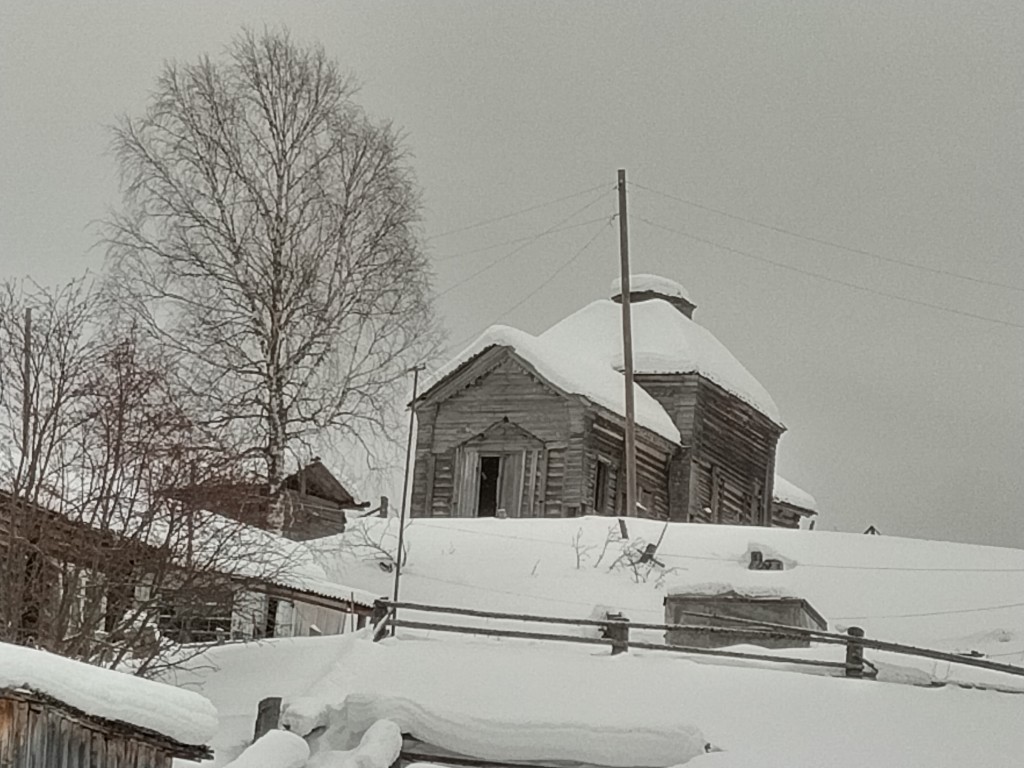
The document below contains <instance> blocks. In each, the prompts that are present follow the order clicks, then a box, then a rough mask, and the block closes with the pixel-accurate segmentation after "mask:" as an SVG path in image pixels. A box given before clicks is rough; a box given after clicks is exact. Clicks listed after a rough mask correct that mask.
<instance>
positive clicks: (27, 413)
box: [20, 307, 35, 490]
mask: <svg viewBox="0 0 1024 768" xmlns="http://www.w3.org/2000/svg"><path fill="white" fill-rule="evenodd" d="M22 353H23V355H24V359H23V360H22V371H21V376H22V379H21V465H22V466H23V467H24V468H25V469H26V475H25V476H22V477H21V478H20V479H21V482H23V483H24V484H25V487H26V488H29V489H31V488H32V487H33V486H34V484H35V455H34V453H33V451H32V447H31V443H32V308H31V307H28V308H26V309H25V345H24V349H23V350H22ZM22 490H24V489H22Z"/></svg>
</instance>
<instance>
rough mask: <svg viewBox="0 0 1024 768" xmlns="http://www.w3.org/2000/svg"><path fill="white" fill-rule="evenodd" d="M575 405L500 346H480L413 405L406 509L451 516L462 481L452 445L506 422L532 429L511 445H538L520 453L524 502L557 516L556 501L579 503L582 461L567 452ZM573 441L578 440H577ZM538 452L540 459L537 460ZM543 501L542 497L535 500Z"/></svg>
mask: <svg viewBox="0 0 1024 768" xmlns="http://www.w3.org/2000/svg"><path fill="white" fill-rule="evenodd" d="M583 408H584V406H583V404H582V403H581V402H579V401H576V400H573V399H571V398H566V397H565V396H563V395H561V394H559V393H557V392H555V391H554V390H552V389H551V388H550V387H548V386H547V385H545V384H543V383H542V382H541V381H540V380H539V379H538V377H537V376H536V375H534V373H533V372H532V371H530V370H529V369H528V367H527V366H525V365H523V364H521V363H520V362H519V361H518V359H516V358H515V357H514V356H512V355H511V354H510V353H509V352H508V351H507V350H501V349H495V350H492V351H491V352H489V353H485V354H484V355H482V356H481V357H480V358H478V360H477V361H475V363H474V364H472V365H470V366H468V367H467V369H465V370H464V371H462V372H461V373H460V374H459V375H458V376H455V377H452V379H450V380H449V381H447V382H445V383H444V384H443V385H442V386H441V387H438V388H437V392H436V393H431V396H430V397H429V398H427V399H425V400H423V401H421V403H420V405H419V407H418V409H417V417H418V422H417V440H416V466H415V471H414V473H413V488H412V497H411V504H410V510H411V514H412V515H413V516H424V515H435V516H448V515H454V514H455V513H456V511H457V508H458V506H459V504H458V502H459V497H460V495H465V493H466V490H465V489H463V488H460V485H462V484H463V481H464V479H465V478H464V477H463V471H464V465H465V461H463V460H462V459H463V456H462V455H461V454H460V448H461V447H462V446H464V445H466V444H467V443H469V441H471V440H472V439H473V438H475V437H477V436H478V435H481V434H482V433H484V432H485V431H486V430H487V429H488V428H490V427H492V426H493V425H495V424H497V423H500V422H502V420H503V419H506V418H507V419H508V421H509V423H510V424H512V425H515V426H516V427H518V428H520V429H522V430H525V431H526V432H528V433H529V434H531V435H533V436H535V437H536V438H537V439H538V440H539V441H540V444H539V445H537V446H529V447H527V446H513V447H515V449H516V450H527V448H529V450H533V449H535V448H536V449H537V450H538V451H539V454H538V457H537V459H536V460H535V461H534V460H532V457H530V456H527V457H524V462H525V466H524V469H525V470H529V469H531V468H532V470H533V471H532V474H531V473H530V472H529V471H524V482H523V498H524V499H525V500H526V501H527V502H528V501H529V492H530V487H531V485H532V487H533V492H534V503H533V504H532V505H530V504H528V503H527V504H524V505H523V508H524V509H525V508H527V507H529V508H532V510H533V513H534V514H536V515H541V514H547V515H560V514H563V512H564V510H563V507H565V506H567V505H571V504H573V503H575V504H577V505H578V504H579V502H580V494H581V487H582V480H581V477H582V460H581V458H579V457H578V456H573V457H570V456H569V455H568V454H570V453H571V450H570V448H575V449H577V450H579V446H577V445H576V444H575V443H574V442H573V440H572V438H571V435H572V433H573V432H574V427H575V426H576V425H580V426H579V428H577V429H576V430H575V431H576V433H577V434H579V435H580V436H582V413H583ZM577 442H578V441H577ZM545 455H546V461H545ZM541 500H543V504H542V503H541Z"/></svg>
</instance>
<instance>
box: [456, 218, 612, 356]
mask: <svg viewBox="0 0 1024 768" xmlns="http://www.w3.org/2000/svg"><path fill="white" fill-rule="evenodd" d="M614 218H615V217H614V216H612V217H610V218H606V219H605V218H602V219H598V221H604V222H606V225H605V227H601V228H600V229H598V230H597V231H596V232H595V233H594V234H593V236H592V237H591V238H590V239H589V240H587V242H586V243H585V244H584V245H583V247H582V248H580V249H579V250H577V251H576V252H575V253H574V254H573V255H572V256H570V257H569V258H568V259H566V260H565V261H564V262H562V264H561V265H560V266H559V267H558V269H556V270H555V271H554V272H552V273H551V274H550V275H549V276H548V277H547V278H546V279H545V280H544V281H543V282H542V283H541V284H540V285H538V286H537V287H536V288H534V289H533V290H532V291H530V292H529V293H528V294H526V295H525V296H523V298H521V299H520V300H519V301H517V302H516V303H515V304H513V305H512V306H511V307H509V308H508V309H506V310H504V311H503V312H502V313H501V314H500V315H496V316H495V317H493V318H491V320H489V321H488V322H487V323H486V325H485V326H484V328H489V327H490V326H492V325H494V324H495V323H496V322H498V321H499V320H501V319H502V318H504V317H505V316H506V315H508V314H509V313H511V312H514V311H515V310H517V309H519V307H521V306H522V305H523V304H525V303H526V302H527V301H529V300H530V299H532V298H533V297H534V296H536V295H537V294H538V293H539V292H540V291H541V290H543V289H544V288H545V287H546V286H548V285H549V284H550V283H551V281H552V280H554V279H555V278H556V277H558V275H559V274H561V273H562V272H563V271H565V270H566V269H568V268H569V266H570V265H571V264H572V263H573V262H575V261H576V259H578V258H579V257H580V256H582V255H583V253H584V252H585V251H586V250H587V249H588V248H589V247H590V246H591V245H592V244H593V243H594V241H595V240H597V238H598V237H599V236H600V235H601V233H603V232H604V231H605V228H606V227H607V226H608V225H610V224H611V222H612V220H613V219H614ZM590 223H593V222H590ZM479 335H480V333H473V334H471V335H469V336H465V337H463V338H462V339H460V340H459V341H457V342H455V343H453V344H449V345H448V348H449V349H454V350H457V349H459V348H461V347H462V346H463V345H465V344H466V343H467V342H470V341H472V340H473V339H475V338H476V337H477V336H479Z"/></svg>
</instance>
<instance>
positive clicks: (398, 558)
mask: <svg viewBox="0 0 1024 768" xmlns="http://www.w3.org/2000/svg"><path fill="white" fill-rule="evenodd" d="M424 367H425V366H423V365H422V364H421V365H414V366H413V367H412V368H410V369H409V370H410V371H412V402H411V403H410V404H409V442H408V445H407V446H406V448H405V482H404V483H403V485H402V508H401V510H400V512H399V515H398V553H397V554H396V555H395V594H394V598H393V600H392V602H395V603H397V602H398V582H399V579H401V578H402V560H403V557H402V554H403V550H402V547H403V546H404V543H405V509H406V505H407V504H408V501H409V468H410V466H411V465H412V433H413V429H414V427H415V424H416V397H417V396H418V394H419V384H420V371H422V370H423V369H424ZM397 613H398V609H397V608H395V609H392V611H391V616H392V618H394V617H395V616H396V615H397Z"/></svg>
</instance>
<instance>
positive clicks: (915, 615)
mask: <svg viewBox="0 0 1024 768" xmlns="http://www.w3.org/2000/svg"><path fill="white" fill-rule="evenodd" d="M1009 608H1024V603H1006V604H1005V605H988V606H985V607H983V608H954V609H951V610H946V611H923V612H921V613H891V614H879V615H876V616H833V617H832V619H833V620H834V621H854V620H858V619H918V618H922V617H925V616H953V615H957V614H961V613H984V612H986V611H1002V610H1006V609H1009Z"/></svg>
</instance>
